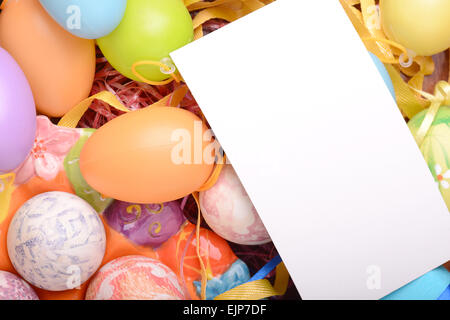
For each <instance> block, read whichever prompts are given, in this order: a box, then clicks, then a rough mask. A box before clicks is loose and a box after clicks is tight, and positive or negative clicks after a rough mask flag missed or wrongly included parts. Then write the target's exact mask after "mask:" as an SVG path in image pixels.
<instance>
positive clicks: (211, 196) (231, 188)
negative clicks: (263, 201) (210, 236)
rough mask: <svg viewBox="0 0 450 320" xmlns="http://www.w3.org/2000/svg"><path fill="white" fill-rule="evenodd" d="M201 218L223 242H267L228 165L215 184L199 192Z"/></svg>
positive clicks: (243, 190) (258, 221)
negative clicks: (224, 240) (202, 217)
mask: <svg viewBox="0 0 450 320" xmlns="http://www.w3.org/2000/svg"><path fill="white" fill-rule="evenodd" d="M200 206H201V209H202V213H203V216H204V218H205V220H206V222H207V223H208V225H209V226H210V227H211V229H213V230H214V232H216V233H217V234H218V235H219V236H221V237H222V238H224V239H226V240H228V241H231V242H235V243H239V244H245V245H258V244H263V243H267V242H270V241H271V239H270V236H269V234H268V233H267V230H266V228H265V227H264V224H263V223H262V221H261V219H260V218H259V215H258V212H256V209H255V207H254V206H253V204H252V202H251V200H250V198H249V197H248V195H247V192H246V191H245V189H244V187H243V186H242V184H241V181H240V180H239V178H238V176H237V174H236V172H235V171H234V169H233V167H232V166H231V165H225V166H224V168H223V169H222V172H221V173H220V177H219V179H218V180H217V183H216V184H215V185H214V186H213V187H212V188H211V189H209V190H207V191H204V192H200Z"/></svg>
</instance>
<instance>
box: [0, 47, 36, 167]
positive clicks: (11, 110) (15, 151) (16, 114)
mask: <svg viewBox="0 0 450 320" xmlns="http://www.w3.org/2000/svg"><path fill="white" fill-rule="evenodd" d="M0 70H1V71H0V173H1V172H9V171H12V170H14V169H15V168H17V167H18V166H19V165H20V164H21V163H22V162H23V161H24V160H25V158H26V157H27V156H28V153H29V152H30V150H31V148H32V147H33V143H34V137H35V134H36V109H35V105H34V100H33V94H32V92H31V88H30V85H29V84H28V80H27V78H26V77H25V75H24V73H23V72H22V70H21V69H20V67H19V65H18V64H17V63H16V61H15V60H14V59H13V58H12V57H11V55H10V54H9V53H8V52H6V50H4V49H2V48H0Z"/></svg>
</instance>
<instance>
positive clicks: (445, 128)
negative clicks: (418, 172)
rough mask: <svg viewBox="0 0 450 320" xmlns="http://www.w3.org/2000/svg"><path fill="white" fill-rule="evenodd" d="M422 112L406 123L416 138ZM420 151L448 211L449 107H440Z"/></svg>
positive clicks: (449, 187) (449, 196) (449, 174)
mask: <svg viewBox="0 0 450 320" xmlns="http://www.w3.org/2000/svg"><path fill="white" fill-rule="evenodd" d="M427 111H428V110H423V111H422V112H420V113H418V114H417V115H416V116H414V117H413V118H412V119H411V120H410V121H409V123H408V127H409V129H410V130H411V132H412V134H413V135H414V136H416V134H417V132H418V130H419V128H420V125H421V124H422V122H423V120H424V118H425V114H426V113H427ZM420 151H422V154H423V156H424V158H425V160H426V162H427V164H428V167H429V168H430V171H431V173H432V174H433V177H434V179H435V181H436V186H439V190H440V191H441V194H442V197H443V198H444V200H445V203H446V204H447V207H448V208H449V209H450V158H449V155H450V107H441V108H440V109H439V111H438V113H437V115H436V117H435V119H434V121H433V124H432V125H431V127H430V129H429V130H428V133H427V134H426V136H425V138H424V139H423V142H422V145H421V146H420Z"/></svg>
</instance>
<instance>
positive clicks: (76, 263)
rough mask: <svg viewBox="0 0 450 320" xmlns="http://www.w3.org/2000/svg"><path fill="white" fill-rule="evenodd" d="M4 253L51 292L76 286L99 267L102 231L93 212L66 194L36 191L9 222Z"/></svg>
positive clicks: (27, 277) (30, 279) (22, 272)
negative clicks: (6, 248) (37, 192)
mask: <svg viewBox="0 0 450 320" xmlns="http://www.w3.org/2000/svg"><path fill="white" fill-rule="evenodd" d="M7 246H8V254H9V257H10V259H11V262H12V264H13V266H14V268H15V269H16V271H17V272H18V273H19V274H20V275H21V276H22V277H23V278H24V279H25V280H27V281H28V282H29V283H31V284H33V285H34V286H36V287H39V288H42V289H45V290H49V291H63V290H69V289H73V288H75V287H78V286H79V285H81V284H82V283H84V282H85V281H86V280H88V279H89V278H90V277H91V276H92V275H93V274H94V273H95V272H96V271H97V269H98V268H99V267H100V264H101V262H102V260H103V256H104V254H105V246H106V235H105V229H104V226H103V223H102V221H101V220H100V218H99V216H98V215H97V212H96V211H95V210H94V209H93V208H92V207H91V206H90V205H89V204H88V203H87V202H85V201H84V200H82V199H81V198H79V197H77V196H75V195H73V194H70V193H65V192H47V193H43V194H40V195H37V196H35V197H33V198H31V199H30V200H28V201H27V202H25V204H23V205H22V207H21V208H20V209H19V210H18V211H17V212H16V214H15V215H14V218H13V220H12V221H11V224H10V226H9V230H8V237H7Z"/></svg>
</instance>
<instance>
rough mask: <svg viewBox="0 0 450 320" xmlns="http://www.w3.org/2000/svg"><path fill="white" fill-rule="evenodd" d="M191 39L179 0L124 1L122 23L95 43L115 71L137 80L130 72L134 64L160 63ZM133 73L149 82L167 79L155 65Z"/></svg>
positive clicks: (186, 14) (191, 31)
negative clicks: (143, 62) (124, 8)
mask: <svg viewBox="0 0 450 320" xmlns="http://www.w3.org/2000/svg"><path fill="white" fill-rule="evenodd" d="M193 38H194V29H193V25H192V19H191V16H190V14H189V11H188V10H187V9H186V7H185V5H184V3H183V1H182V0H128V3H127V8H126V11H125V16H124V17H123V19H122V22H121V23H120V24H119V26H118V27H117V28H116V29H115V30H114V31H113V32H112V33H110V34H109V35H107V36H105V37H103V38H100V39H98V40H97V43H98V45H99V47H100V49H101V50H102V52H103V54H104V55H105V57H106V59H107V60H108V61H109V63H111V65H112V66H113V67H114V68H115V69H116V70H117V71H119V72H120V73H122V74H123V75H124V76H126V77H127V78H130V79H133V80H136V81H141V80H140V79H139V78H138V77H137V76H136V75H135V74H133V72H132V66H133V64H134V63H136V62H141V61H148V60H150V61H157V62H161V61H162V60H163V59H165V58H168V57H169V54H170V53H171V52H172V51H174V50H176V49H178V48H181V47H183V46H184V45H186V44H188V43H189V42H191V41H192V40H193ZM136 71H137V72H138V73H139V74H140V75H141V76H143V77H144V78H146V79H148V80H151V81H163V80H166V79H168V78H169V75H167V74H164V73H162V72H161V71H160V67H158V66H153V65H139V66H137V67H136Z"/></svg>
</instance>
